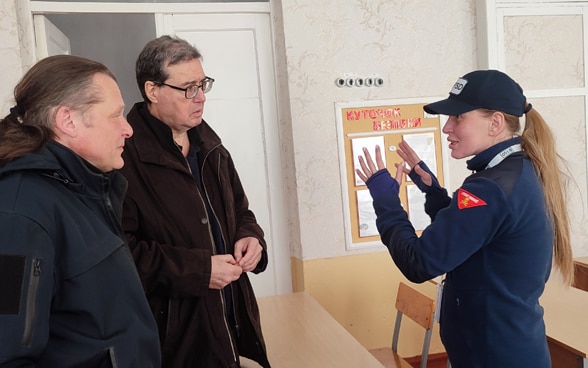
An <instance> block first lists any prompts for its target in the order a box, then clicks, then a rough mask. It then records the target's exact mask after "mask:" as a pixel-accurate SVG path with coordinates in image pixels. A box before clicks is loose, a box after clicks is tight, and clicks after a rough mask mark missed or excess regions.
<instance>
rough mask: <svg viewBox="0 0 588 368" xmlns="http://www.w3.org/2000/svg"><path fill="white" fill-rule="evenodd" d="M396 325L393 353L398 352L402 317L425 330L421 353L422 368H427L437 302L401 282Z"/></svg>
mask: <svg viewBox="0 0 588 368" xmlns="http://www.w3.org/2000/svg"><path fill="white" fill-rule="evenodd" d="M396 311H397V312H396V323H395V325H394V334H393V336H392V351H394V352H398V338H399V336H400V324H401V322H402V316H407V317H408V318H410V319H411V320H413V321H414V322H416V323H418V324H419V325H420V326H422V327H423V328H424V329H425V337H424V340H423V349H422V353H421V368H425V367H426V366H427V358H428V356H429V345H430V343H431V335H432V332H433V315H434V313H435V300H434V299H431V298H429V297H428V296H426V295H424V294H422V293H420V292H419V291H417V290H415V289H413V288H411V287H410V286H408V285H406V284H405V283H403V282H401V283H400V284H399V285H398V294H397V295H396Z"/></svg>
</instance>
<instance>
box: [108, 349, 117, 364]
mask: <svg viewBox="0 0 588 368" xmlns="http://www.w3.org/2000/svg"><path fill="white" fill-rule="evenodd" d="M108 357H109V358H110V363H111V365H112V368H118V362H117V360H116V354H114V346H111V347H109V348H108Z"/></svg>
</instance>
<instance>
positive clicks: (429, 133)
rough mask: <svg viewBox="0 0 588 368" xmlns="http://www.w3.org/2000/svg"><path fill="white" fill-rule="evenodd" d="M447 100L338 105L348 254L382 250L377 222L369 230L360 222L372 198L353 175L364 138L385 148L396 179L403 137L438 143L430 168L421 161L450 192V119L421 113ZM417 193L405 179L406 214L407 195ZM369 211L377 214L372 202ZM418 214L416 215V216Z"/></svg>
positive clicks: (389, 165) (403, 200) (341, 173)
mask: <svg viewBox="0 0 588 368" xmlns="http://www.w3.org/2000/svg"><path fill="white" fill-rule="evenodd" d="M443 98H445V97H425V98H411V99H387V100H369V101H354V102H335V116H336V122H337V138H338V146H339V171H340V177H341V189H342V199H343V216H344V228H345V247H346V249H347V250H358V249H366V248H368V249H369V248H376V247H377V248H378V249H379V250H381V246H382V242H381V240H380V236H379V234H377V230H375V229H374V227H375V220H374V222H373V224H371V223H370V226H367V225H366V224H365V222H362V220H360V217H362V218H363V219H365V216H362V215H363V214H365V213H366V212H367V211H366V208H367V206H368V203H367V200H366V195H368V196H369V191H367V186H365V183H363V182H361V180H360V179H358V176H357V174H356V173H355V167H357V157H356V153H357V152H358V151H359V145H361V143H362V142H363V141H364V140H363V139H362V138H366V139H365V141H367V142H368V144H373V143H374V142H383V145H384V147H382V153H383V154H384V159H385V164H386V167H387V168H388V170H389V171H390V172H391V173H392V175H394V173H395V172H396V166H395V164H396V163H399V162H401V161H402V160H401V158H400V156H398V155H397V154H395V153H394V150H395V145H396V144H397V143H398V142H400V140H401V139H404V138H405V137H406V138H407V139H408V138H418V139H421V138H426V139H427V140H428V141H430V139H431V137H432V139H433V140H434V143H433V146H432V147H434V152H433V153H432V156H434V158H431V160H432V162H427V160H426V159H425V158H424V157H423V156H422V155H421V158H422V159H423V160H424V161H425V162H427V164H428V165H429V166H436V167H435V170H434V171H435V172H436V175H437V179H438V180H439V183H440V184H441V185H442V186H444V187H445V188H447V189H448V190H450V188H448V185H447V183H448V182H449V169H448V168H449V165H448V162H449V157H450V153H449V149H448V145H447V142H446V136H445V135H444V134H443V132H442V127H443V125H444V124H445V122H446V121H447V116H444V115H430V114H427V113H426V112H424V110H423V108H422V107H423V106H424V105H426V104H428V103H430V102H434V101H438V100H441V99H443ZM407 135H408V137H407ZM370 137H371V138H370ZM378 145H380V144H379V143H378ZM411 145H412V144H411ZM370 153H371V155H372V157H373V158H374V159H375V157H374V151H371V150H370ZM411 185H412V187H411ZM415 188H416V186H415V185H414V184H413V183H412V182H411V181H410V180H407V178H406V176H405V177H404V178H403V183H402V185H401V187H400V193H399V195H400V199H401V202H402V205H403V207H404V208H405V209H407V208H409V203H408V200H409V197H410V195H409V191H410V193H411V195H412V194H413V193H414V192H415ZM360 197H361V199H360ZM410 198H412V197H410ZM423 198H424V195H423ZM423 200H424V199H423ZM369 207H371V211H373V207H372V205H371V197H369ZM421 207H422V206H421ZM407 212H409V217H410V211H409V210H407ZM414 212H415V213H416V211H414ZM423 213H424V209H423ZM373 216H375V214H373ZM411 221H412V219H411ZM360 222H361V229H360ZM413 225H415V222H413ZM415 228H416V229H417V233H419V234H420V232H421V231H420V230H418V227H417V226H416V225H415ZM366 234H367V235H366Z"/></svg>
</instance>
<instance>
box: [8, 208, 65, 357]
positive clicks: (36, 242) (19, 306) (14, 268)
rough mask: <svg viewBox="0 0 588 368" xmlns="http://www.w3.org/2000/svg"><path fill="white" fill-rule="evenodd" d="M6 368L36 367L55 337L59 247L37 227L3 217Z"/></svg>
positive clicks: (22, 219) (24, 220)
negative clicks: (53, 307) (56, 251)
mask: <svg viewBox="0 0 588 368" xmlns="http://www.w3.org/2000/svg"><path fill="white" fill-rule="evenodd" d="M0 224H1V232H2V237H1V238H0V239H1V240H0V294H1V295H2V297H1V299H0V325H1V326H2V327H1V328H0V367H36V366H37V364H36V361H37V360H38V359H39V357H40V356H41V354H42V353H43V351H44V350H45V348H46V345H47V340H48V338H49V316H50V310H51V300H52V296H53V287H54V281H53V280H54V278H53V275H54V266H53V264H54V248H53V246H52V241H51V238H50V237H49V236H48V234H47V233H46V231H45V230H44V229H43V228H42V227H41V226H39V225H38V224H37V223H35V222H33V221H31V220H30V219H28V218H25V217H23V216H19V215H15V214H12V213H2V214H0Z"/></svg>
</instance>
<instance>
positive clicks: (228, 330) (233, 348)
mask: <svg viewBox="0 0 588 368" xmlns="http://www.w3.org/2000/svg"><path fill="white" fill-rule="evenodd" d="M218 146H220V145H218ZM218 146H215V147H213V148H212V149H211V150H210V151H209V152H208V153H207V154H206V156H204V159H203V160H202V168H204V165H205V164H206V161H207V159H208V156H209V155H210V154H211V153H212V151H213V150H214V149H215V148H216V147H218ZM186 161H187V160H186ZM219 161H220V160H219ZM189 166H190V165H188V167H189ZM190 172H191V171H190ZM192 175H193V174H192ZM201 180H202V178H201ZM202 189H203V191H204V196H205V197H206V198H202V194H201V193H200V190H198V188H196V191H197V192H198V195H199V196H200V199H201V200H202V204H203V205H204V208H206V203H205V202H204V201H205V200H206V201H208V203H210V200H209V198H208V193H207V192H206V186H205V185H204V180H202ZM210 211H211V212H212V215H213V216H214V218H215V220H216V221H217V223H218V224H219V228H220V224H221V223H220V221H218V217H217V216H216V213H215V212H214V208H212V204H211V205H210ZM207 227H208V235H209V236H210V239H212V253H213V254H215V255H216V249H215V246H214V236H213V235H212V230H211V228H210V221H208V226H207ZM220 235H221V237H222V239H223V242H224V244H225V247H226V245H227V241H226V239H225V236H224V234H223V231H222V228H220ZM227 286H229V285H227ZM225 287H226V286H225ZM219 293H220V298H221V304H222V306H223V321H224V323H225V329H226V332H227V335H228V337H229V342H230V343H231V351H232V352H233V360H234V361H237V359H238V356H237V355H238V354H237V351H236V348H235V343H234V341H233V334H232V333H231V328H230V327H229V321H228V320H227V305H226V301H225V295H224V292H223V289H220V290H219ZM234 306H235V303H233V314H235V308H234ZM235 318H236V314H235Z"/></svg>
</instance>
